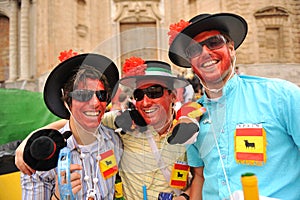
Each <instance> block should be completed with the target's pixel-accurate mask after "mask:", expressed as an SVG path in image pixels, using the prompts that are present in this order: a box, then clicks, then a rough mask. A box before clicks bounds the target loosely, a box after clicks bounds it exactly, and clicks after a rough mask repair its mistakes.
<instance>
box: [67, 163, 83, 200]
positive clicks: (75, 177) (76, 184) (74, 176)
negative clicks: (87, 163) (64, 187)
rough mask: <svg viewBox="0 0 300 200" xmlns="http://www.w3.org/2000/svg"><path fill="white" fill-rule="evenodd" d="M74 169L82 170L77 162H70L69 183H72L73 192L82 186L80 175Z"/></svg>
mask: <svg viewBox="0 0 300 200" xmlns="http://www.w3.org/2000/svg"><path fill="white" fill-rule="evenodd" d="M76 170H82V166H81V165H78V164H71V165H70V171H71V185H72V192H73V194H76V193H77V192H79V191H80V190H81V188H82V183H81V175H80V173H78V172H77V171H76Z"/></svg>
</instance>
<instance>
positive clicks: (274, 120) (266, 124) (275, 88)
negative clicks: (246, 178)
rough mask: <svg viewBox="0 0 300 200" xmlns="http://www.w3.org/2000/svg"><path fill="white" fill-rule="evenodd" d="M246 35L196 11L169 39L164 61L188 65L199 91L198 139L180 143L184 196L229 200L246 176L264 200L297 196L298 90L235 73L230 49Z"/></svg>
mask: <svg viewBox="0 0 300 200" xmlns="http://www.w3.org/2000/svg"><path fill="white" fill-rule="evenodd" d="M182 23H183V22H181V25H182ZM175 26H176V24H175ZM170 27H171V26H170ZM246 35H247V23H246V21H245V20H244V19H243V18H242V17H240V16H238V15H235V14H230V13H219V14H200V15H198V16H196V17H194V18H192V19H191V20H190V21H189V22H187V23H186V25H185V27H184V28H183V29H182V30H181V32H180V33H179V34H177V35H173V37H171V38H172V41H170V49H169V58H170V59H171V61H172V62H173V63H174V64H176V65H178V66H181V67H185V68H189V67H191V68H192V70H193V71H194V73H195V75H196V76H198V78H199V79H200V82H201V84H202V85H203V88H204V91H205V92H204V95H203V96H202V97H201V98H200V99H199V100H198V102H199V103H201V104H202V105H203V106H204V107H205V108H206V109H207V112H206V113H205V114H204V116H203V117H202V118H201V120H200V122H199V123H200V134H199V135H198V138H197V142H195V143H194V144H192V145H189V146H187V152H188V163H189V165H190V166H192V167H193V168H194V170H195V175H194V180H193V182H192V186H191V193H190V197H191V199H232V197H233V194H234V192H236V191H240V190H242V185H241V175H242V174H244V173H246V172H252V173H254V174H255V175H256V176H257V178H258V187H259V193H260V195H261V196H264V197H265V198H266V197H272V198H279V199H291V200H296V199H299V198H300V190H299V188H300V152H299V148H300V134H299V130H300V117H299V112H300V89H299V87H297V86H296V85H294V84H292V83H290V82H287V81H284V80H279V79H268V78H260V77H254V76H244V75H240V76H238V75H236V74H235V73H234V68H235V60H236V49H237V48H238V47H239V46H240V45H241V43H242V42H243V40H244V39H245V37H246ZM173 38H174V40H173Z"/></svg>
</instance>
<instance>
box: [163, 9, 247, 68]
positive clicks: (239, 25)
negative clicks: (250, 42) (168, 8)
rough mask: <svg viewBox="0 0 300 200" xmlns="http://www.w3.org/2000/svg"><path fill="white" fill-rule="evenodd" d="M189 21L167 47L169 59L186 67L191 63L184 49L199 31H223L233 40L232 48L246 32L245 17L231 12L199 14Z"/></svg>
mask: <svg viewBox="0 0 300 200" xmlns="http://www.w3.org/2000/svg"><path fill="white" fill-rule="evenodd" d="M189 22H190V23H191V24H189V25H188V26H187V27H185V28H184V29H183V30H182V31H181V32H180V33H179V34H178V35H177V36H176V37H175V38H174V40H173V42H172V43H171V45H170V48H169V58H170V60H171V61H172V62H173V63H174V64H175V65H178V66H181V67H186V68H189V67H191V64H190V62H189V59H188V57H187V56H186V54H185V50H186V48H187V47H188V46H189V45H190V44H191V42H192V40H193V38H194V37H195V36H197V35H198V34H199V33H201V32H204V31H209V30H219V31H221V32H224V33H226V34H227V35H228V36H229V37H230V38H231V39H232V40H233V41H234V48H235V49H237V48H238V47H239V46H240V45H241V44H242V42H243V41H244V39H245V37H246V35H247V32H248V26H247V22H246V21H245V19H244V18H242V17H241V16H239V15H236V14H232V13H218V14H200V15H197V16H196V17H194V18H192V19H191V20H189Z"/></svg>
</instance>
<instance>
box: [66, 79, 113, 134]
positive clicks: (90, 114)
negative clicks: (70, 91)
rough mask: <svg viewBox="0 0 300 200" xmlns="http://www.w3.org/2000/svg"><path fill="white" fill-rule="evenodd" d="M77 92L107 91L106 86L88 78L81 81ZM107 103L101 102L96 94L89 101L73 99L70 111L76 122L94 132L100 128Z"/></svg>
mask: <svg viewBox="0 0 300 200" xmlns="http://www.w3.org/2000/svg"><path fill="white" fill-rule="evenodd" d="M76 90H92V91H98V90H105V87H104V84H103V83H102V82H101V81H100V80H98V79H91V78H87V79H86V80H85V82H84V81H80V82H79V83H78V86H77V88H76ZM106 104H107V103H106V102H101V101H99V99H98V98H97V97H96V94H95V93H94V94H93V96H92V98H91V99H89V100H88V101H84V102H82V101H78V100H76V99H74V98H72V104H71V107H70V110H71V112H72V116H73V117H74V118H75V119H76V121H77V122H78V123H79V124H80V125H81V126H82V127H83V128H84V129H85V130H88V131H94V130H95V128H97V127H98V125H99V124H100V121H101V119H102V116H103V114H104V112H105V109H106Z"/></svg>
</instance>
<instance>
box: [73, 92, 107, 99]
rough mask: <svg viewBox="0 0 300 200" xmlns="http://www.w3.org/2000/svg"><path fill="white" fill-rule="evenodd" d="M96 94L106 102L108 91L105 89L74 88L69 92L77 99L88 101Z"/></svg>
mask: <svg viewBox="0 0 300 200" xmlns="http://www.w3.org/2000/svg"><path fill="white" fill-rule="evenodd" d="M94 94H96V97H97V98H98V99H99V101H101V102H105V101H107V99H108V95H107V91H105V90H97V91H93V90H74V91H72V92H70V93H69V96H70V97H72V98H73V99H75V100H77V101H81V102H86V101H89V100H90V99H91V98H92V97H93V95H94Z"/></svg>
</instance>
